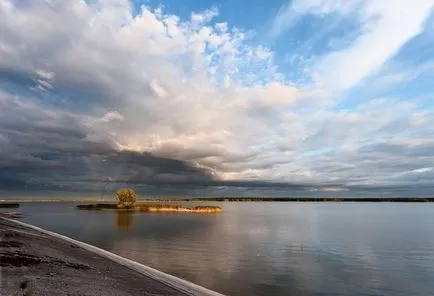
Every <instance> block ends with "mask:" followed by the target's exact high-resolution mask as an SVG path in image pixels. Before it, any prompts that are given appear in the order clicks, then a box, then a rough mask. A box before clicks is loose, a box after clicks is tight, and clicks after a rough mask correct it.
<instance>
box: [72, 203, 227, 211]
mask: <svg viewBox="0 0 434 296" xmlns="http://www.w3.org/2000/svg"><path fill="white" fill-rule="evenodd" d="M77 208H78V209H80V210H97V211H101V210H119V211H131V212H187V213H219V212H221V210H222V208H221V207H218V206H197V207H191V208H187V207H183V206H181V205H170V204H136V205H134V206H131V207H120V206H118V205H117V204H114V203H106V204H105V203H98V204H86V205H77Z"/></svg>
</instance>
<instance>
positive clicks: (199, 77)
mask: <svg viewBox="0 0 434 296" xmlns="http://www.w3.org/2000/svg"><path fill="white" fill-rule="evenodd" d="M433 48H434V2H432V0H414V1H404V0H370V1H368V0H354V1H349V0H345V1H344V0H292V1H285V0H275V1H260V0H250V1H246V0H231V1H228V0H221V1H209V0H195V1H193V0H192V1H182V3H181V2H180V1H178V0H166V1H157V0H147V1H139V0H134V1H128V0H86V1H85V0H77V1H60V0H44V1H42V0H41V1H31V0H0V194H1V193H3V194H9V192H27V193H29V192H30V193H32V192H43V191H47V192H48V191H54V192H61V191H65V192H88V191H89V192H90V191H101V190H105V189H104V188H106V186H107V184H109V185H108V186H109V187H110V188H115V187H118V186H124V185H126V186H132V187H137V188H141V189H143V188H148V192H149V191H152V190H154V191H155V192H158V190H159V189H161V190H163V189H164V188H165V189H164V190H172V191H173V190H183V191H182V192H186V194H188V192H190V193H191V192H192V191H194V190H197V188H213V190H216V191H215V192H217V193H216V194H220V195H221V194H225V192H226V191H225V190H232V189H233V190H241V191H243V190H244V191H245V188H253V189H252V191H251V192H255V194H258V193H257V191H255V190H262V188H271V187H272V188H278V190H280V191H279V192H280V193H279V194H283V195H291V192H295V191H297V192H305V194H307V195H309V194H313V193H315V194H337V193H340V194H345V195H351V194H353V193H354V192H356V191H360V190H365V191H366V192H375V194H379V193H381V194H392V195H393V194H397V192H399V190H402V189H403V188H406V189H408V190H407V191H406V194H414V195H418V194H422V195H424V194H425V195H426V194H428V195H433V194H432V193H431V192H432V191H431V190H432V189H434V50H433ZM149 188H151V189H152V190H151V189H149ZM162 188H163V189H162ZM168 188H169V189H168ZM185 188H187V189H185ZM192 188H193V189H192ZM258 188H259V189H258ZM143 190H144V189H143ZM189 190H190V191H189ZM222 190H223V191H222ZM244 191H243V192H244ZM161 192H165V191H161ZM195 192H196V191H195ZM282 192H283V193H282ZM422 192H423V193H422ZM166 193H167V192H166ZM226 193H227V192H226ZM237 194H239V192H238V193H237Z"/></svg>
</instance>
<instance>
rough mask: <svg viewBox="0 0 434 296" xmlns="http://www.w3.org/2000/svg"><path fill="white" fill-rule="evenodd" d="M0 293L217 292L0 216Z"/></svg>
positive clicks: (160, 293)
mask: <svg viewBox="0 0 434 296" xmlns="http://www.w3.org/2000/svg"><path fill="white" fill-rule="evenodd" d="M0 295H32V296H39V295H50V296H51V295H88V296H94V295H175V296H176V295H204V296H205V295H210V296H214V295H215V296H217V295H221V294H219V293H216V292H213V291H210V290H208V289H205V288H203V287H200V286H197V285H195V284H192V283H189V282H187V281H184V280H182V279H179V278H176V277H173V276H171V275H168V274H164V273H162V272H160V271H158V270H155V269H152V268H150V267H147V266H145V265H142V264H139V263H137V262H134V261H131V260H128V259H125V258H122V257H120V256H117V255H115V254H112V253H110V252H107V251H105V250H102V249H99V248H96V247H94V246H91V245H88V244H85V243H82V242H79V241H75V240H73V239H71V238H68V237H64V236H61V235H59V234H55V233H52V232H49V231H46V230H42V229H39V228H37V227H34V226H31V225H27V224H24V223H21V222H18V221H13V220H9V219H4V218H0Z"/></svg>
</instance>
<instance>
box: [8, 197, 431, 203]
mask: <svg viewBox="0 0 434 296" xmlns="http://www.w3.org/2000/svg"><path fill="white" fill-rule="evenodd" d="M137 201H138V202H418V203H420V202H434V197H204V198H201V197H195V198H141V199H140V198H139V199H138V200H137ZM17 202H19V203H31V202H113V198H79V199H77V198H73V199H68V198H65V199H60V198H52V199H48V198H28V199H26V198H11V199H5V198H3V199H0V203H17Z"/></svg>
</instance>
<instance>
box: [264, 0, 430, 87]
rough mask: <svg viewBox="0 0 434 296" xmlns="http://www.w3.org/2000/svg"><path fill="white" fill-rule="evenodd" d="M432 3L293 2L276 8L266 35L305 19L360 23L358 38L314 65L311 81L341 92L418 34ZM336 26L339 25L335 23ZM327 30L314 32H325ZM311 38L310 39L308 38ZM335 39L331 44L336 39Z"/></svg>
mask: <svg viewBox="0 0 434 296" xmlns="http://www.w3.org/2000/svg"><path fill="white" fill-rule="evenodd" d="M433 7H434V4H433V3H432V1H430V0H419V1H417V3H415V4H414V5H413V3H409V2H407V1H389V0H384V1H329V0H309V1H292V2H290V3H288V4H285V5H284V6H282V7H281V9H280V10H279V12H278V13H277V15H276V16H275V18H274V20H273V22H272V25H271V29H270V32H269V34H271V36H272V37H274V38H277V37H278V36H280V35H281V34H283V33H284V32H285V31H287V30H289V29H290V28H291V27H292V26H293V25H296V24H297V23H298V22H299V21H300V19H302V18H305V17H306V16H315V17H317V18H319V19H321V18H324V17H333V18H336V19H342V18H346V19H352V22H356V23H358V24H359V26H360V28H359V29H358V35H357V36H356V38H354V36H353V35H351V36H350V37H351V39H350V40H342V41H340V42H344V44H347V46H344V47H343V48H342V49H339V50H336V51H331V52H326V53H325V54H323V55H322V56H321V57H319V58H318V60H317V61H315V63H314V64H313V66H312V67H313V69H312V72H313V73H315V79H316V81H317V82H318V83H320V84H321V85H322V86H323V87H325V88H327V89H330V90H333V91H340V90H346V89H350V88H352V87H354V86H355V85H357V84H358V83H359V82H360V81H361V80H363V79H364V78H365V77H367V76H368V75H371V74H373V73H375V71H377V70H379V68H380V67H381V66H382V65H383V64H384V63H385V62H386V61H388V59H390V58H391V57H393V56H394V55H395V54H396V53H397V52H398V51H399V49H400V48H401V47H402V46H403V45H404V44H405V43H406V42H407V41H408V40H410V39H411V38H413V37H415V36H416V35H418V34H420V33H421V32H422V30H423V26H424V22H425V20H427V19H428V17H429V16H430V14H431V12H432V9H433ZM340 24H341V25H344V24H342V23H340ZM327 26H331V25H326V28H324V29H322V30H320V31H319V33H317V34H325V33H326V32H327ZM312 38H315V37H312ZM339 38H342V37H338V38H337V39H335V41H337V40H339Z"/></svg>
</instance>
